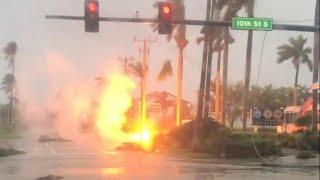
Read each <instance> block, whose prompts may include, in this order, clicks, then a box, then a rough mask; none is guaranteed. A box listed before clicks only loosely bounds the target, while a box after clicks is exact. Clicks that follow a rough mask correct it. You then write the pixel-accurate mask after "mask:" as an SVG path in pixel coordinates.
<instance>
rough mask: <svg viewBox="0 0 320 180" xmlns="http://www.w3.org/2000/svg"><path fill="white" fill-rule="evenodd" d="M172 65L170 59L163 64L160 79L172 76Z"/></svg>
mask: <svg viewBox="0 0 320 180" xmlns="http://www.w3.org/2000/svg"><path fill="white" fill-rule="evenodd" d="M172 72H173V70H172V65H171V61H170V60H166V61H165V62H164V63H163V66H162V68H161V70H160V72H159V74H158V80H159V81H163V80H166V79H167V78H168V77H169V76H172Z"/></svg>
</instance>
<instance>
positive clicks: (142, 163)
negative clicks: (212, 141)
mask: <svg viewBox="0 0 320 180" xmlns="http://www.w3.org/2000/svg"><path fill="white" fill-rule="evenodd" d="M14 144H15V146H16V147H17V148H19V149H23V150H24V151H26V152H27V154H23V155H16V156H10V157H6V158H0V179H1V180H11V179H12V180H29V179H30V180H33V179H36V178H38V177H41V176H47V175H59V176H63V177H64V179H67V180H68V179H72V180H82V179H83V180H99V179H103V180H105V179H139V180H140V179H159V180H160V179H165V180H169V179H184V180H189V179H190V180H202V179H203V180H207V179H208V180H211V179H214V180H220V179H221V180H235V179H240V180H256V179H261V180H285V179H290V180H301V179H303V180H316V179H319V171H318V169H317V168H271V167H262V166H260V163H261V162H259V161H256V160H255V161H251V160H228V161H223V162H221V160H219V162H218V161H217V162H215V160H205V161H203V160H200V161H199V160H192V159H183V158H177V157H170V156H167V155H163V154H156V153H143V152H116V151H112V150H107V151H102V150H99V149H95V148H91V147H90V148H89V147H87V146H82V145H79V144H77V143H72V142H71V143H70V142H69V143H38V142H36V141H30V142H28V143H26V142H24V143H22V142H19V141H17V142H15V143H14Z"/></svg>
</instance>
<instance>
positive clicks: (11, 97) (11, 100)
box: [9, 57, 15, 125]
mask: <svg viewBox="0 0 320 180" xmlns="http://www.w3.org/2000/svg"><path fill="white" fill-rule="evenodd" d="M11 58H12V72H11V73H12V76H13V79H14V81H13V84H12V86H11V87H10V108H9V124H10V125H11V124H12V123H13V115H14V114H13V112H14V111H13V88H14V84H15V76H14V71H15V67H14V64H15V62H14V61H15V60H14V57H11Z"/></svg>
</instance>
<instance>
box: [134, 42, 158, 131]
mask: <svg viewBox="0 0 320 180" xmlns="http://www.w3.org/2000/svg"><path fill="white" fill-rule="evenodd" d="M134 42H139V43H142V44H143V48H142V54H143V55H142V59H141V80H140V121H141V123H142V125H144V124H145V122H146V120H147V99H146V96H147V94H146V93H147V79H148V69H149V67H148V66H149V65H148V64H149V58H150V44H151V43H153V42H157V40H156V39H154V40H152V39H151V38H150V37H149V38H148V39H147V38H145V39H143V40H137V39H136V38H135V37H134Z"/></svg>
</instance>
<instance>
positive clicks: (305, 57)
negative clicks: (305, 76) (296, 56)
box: [301, 54, 312, 71]
mask: <svg viewBox="0 0 320 180" xmlns="http://www.w3.org/2000/svg"><path fill="white" fill-rule="evenodd" d="M301 63H303V64H306V65H307V66H308V69H309V70H310V71H312V61H311V59H310V58H309V56H308V54H303V55H302V60H301Z"/></svg>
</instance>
